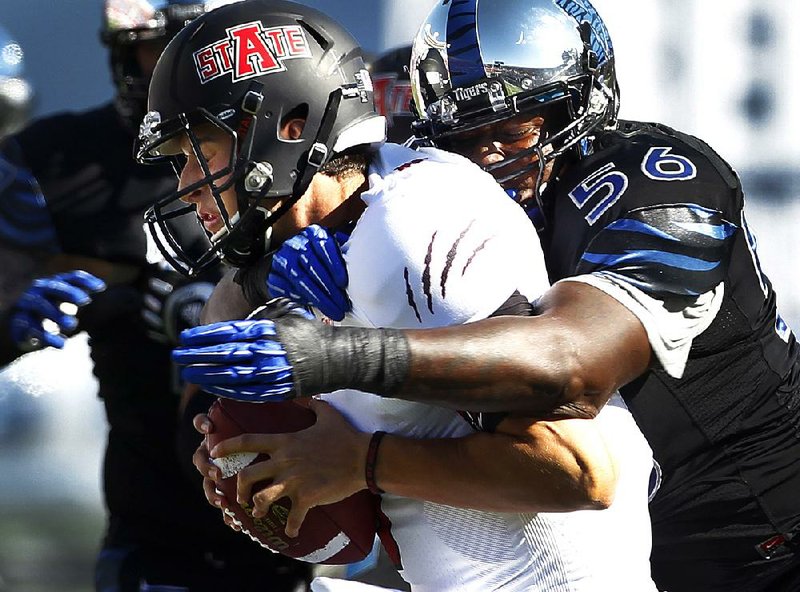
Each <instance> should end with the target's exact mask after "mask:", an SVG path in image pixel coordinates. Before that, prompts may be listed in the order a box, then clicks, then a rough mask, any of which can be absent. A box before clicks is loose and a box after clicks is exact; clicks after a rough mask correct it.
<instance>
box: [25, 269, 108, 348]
mask: <svg viewBox="0 0 800 592" xmlns="http://www.w3.org/2000/svg"><path fill="white" fill-rule="evenodd" d="M105 288H106V284H105V282H104V281H103V280H101V279H100V278H97V277H95V276H93V275H92V274H90V273H88V272H86V271H81V270H76V271H68V272H65V273H58V274H56V275H53V276H50V277H46V278H39V279H36V280H34V281H33V282H32V283H31V285H30V287H29V288H28V289H27V290H25V292H23V293H22V296H20V298H19V300H17V302H16V304H14V306H13V308H12V309H11V314H10V317H9V332H10V335H11V339H12V340H13V341H14V343H16V345H17V347H19V348H21V349H25V350H31V351H32V350H35V349H41V348H43V347H48V346H49V347H57V348H62V347H64V343H66V336H67V335H69V334H70V333H72V332H73V331H75V329H77V327H78V319H77V318H76V317H75V315H74V314H69V313H66V312H64V311H62V310H61V309H60V308H59V307H60V306H61V305H62V304H64V303H69V304H74V305H75V306H85V305H86V304H89V302H91V300H92V296H91V295H92V294H94V293H97V292H102V291H103V290H105ZM45 321H52V322H53V323H55V324H56V325H57V326H58V330H59V333H51V332H49V331H47V330H46V329H45V327H44V324H43V323H44V322H45Z"/></svg>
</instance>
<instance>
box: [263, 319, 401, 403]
mask: <svg viewBox="0 0 800 592" xmlns="http://www.w3.org/2000/svg"><path fill="white" fill-rule="evenodd" d="M275 332H276V333H277V336H278V339H279V340H280V341H281V343H283V345H284V346H285V348H286V357H287V358H288V359H289V362H290V363H291V364H292V368H293V374H294V384H295V391H296V395H297V396H311V395H318V394H320V393H329V392H331V391H335V390H338V389H343V388H352V389H356V390H360V391H365V392H368V393H375V394H377V395H384V396H392V395H394V394H395V393H396V392H398V391H399V389H400V387H401V386H402V385H403V383H404V382H405V380H406V377H407V376H408V369H409V365H410V357H411V354H410V350H409V347H408V341H407V340H406V337H405V335H404V334H403V332H402V331H400V330H397V329H367V328H362V327H333V326H330V325H325V324H322V323H319V322H314V321H309V320H307V319H303V318H301V317H299V316H293V315H287V316H284V317H281V318H279V319H275Z"/></svg>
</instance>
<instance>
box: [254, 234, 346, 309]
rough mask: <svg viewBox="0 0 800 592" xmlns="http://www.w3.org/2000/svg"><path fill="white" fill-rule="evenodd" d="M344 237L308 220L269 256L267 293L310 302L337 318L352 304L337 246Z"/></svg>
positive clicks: (344, 268)
mask: <svg viewBox="0 0 800 592" xmlns="http://www.w3.org/2000/svg"><path fill="white" fill-rule="evenodd" d="M346 240H347V235H344V234H341V233H337V235H336V236H331V235H330V234H329V233H328V231H327V230H325V229H324V228H322V227H321V226H318V225H317V224H312V225H311V226H307V227H306V228H304V229H303V231H302V232H300V234H298V235H296V236H294V237H292V238H290V239H289V240H287V241H285V242H284V243H283V244H282V245H281V247H280V248H279V249H278V250H277V251H276V252H275V255H274V256H273V258H272V266H271V268H270V272H269V277H268V278H267V287H268V288H269V292H270V294H271V295H272V296H273V297H279V296H283V297H285V298H289V299H291V300H294V301H295V302H299V303H301V304H305V305H308V306H314V307H316V308H318V309H319V310H320V311H321V312H322V314H324V315H325V316H326V317H328V318H330V319H333V320H334V321H341V320H342V319H343V318H344V315H345V314H346V313H348V312H349V311H350V310H351V308H352V305H351V303H350V300H349V299H348V297H347V281H348V279H347V269H346V267H345V263H344V259H343V258H342V251H341V249H340V246H339V245H340V243H343V242H344V241H346Z"/></svg>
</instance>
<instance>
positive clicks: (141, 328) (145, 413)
mask: <svg viewBox="0 0 800 592" xmlns="http://www.w3.org/2000/svg"><path fill="white" fill-rule="evenodd" d="M133 140H134V137H133V135H132V133H131V132H129V131H128V129H127V128H126V127H125V126H124V125H123V123H122V120H121V119H120V117H119V116H118V114H117V111H116V109H115V108H114V107H113V105H111V104H109V105H106V106H103V107H101V108H98V109H95V110H91V111H88V112H85V113H80V114H63V115H56V116H53V117H49V118H46V119H43V120H39V121H37V122H35V123H34V124H33V125H31V126H30V127H28V128H27V129H25V130H24V131H23V132H21V133H20V134H18V135H17V136H16V137H15V138H14V144H13V145H14V146H15V147H16V148H15V149H16V150H18V151H19V152H20V153H21V154H17V155H15V157H13V158H8V159H7V160H8V161H9V162H15V163H16V164H17V166H19V167H25V168H27V169H28V170H29V171H30V172H31V173H32V175H33V177H34V178H35V181H38V186H39V188H40V189H41V194H40V197H39V198H35V197H31V196H32V195H33V196H35V195H36V193H37V191H36V184H35V181H34V182H32V183H31V184H27V185H26V179H27V176H26V175H25V174H20V171H19V170H18V172H17V184H16V189H17V190H16V191H15V190H14V189H15V187H14V186H12V185H11V184H10V183H9V184H8V187H7V190H6V191H4V192H3V193H2V194H0V202H3V203H6V204H9V203H12V205H11V206H9V207H8V208H3V207H0V225H2V224H5V225H4V226H0V239H2V242H3V244H5V245H9V244H12V243H14V242H17V240H16V238H15V237H19V238H20V240H22V239H24V238H25V237H28V239H30V238H31V234H30V233H31V230H36V231H37V232H38V234H37V235H36V237H38V238H39V239H40V242H41V244H38V245H35V246H36V247H37V248H47V249H51V250H57V251H58V252H59V253H62V254H66V255H68V256H76V257H79V258H82V257H86V258H90V260H91V261H104V262H108V263H111V264H112V268H116V269H122V270H125V271H124V273H120V274H117V275H118V276H119V277H120V278H122V279H120V280H119V281H114V282H111V283H110V285H109V286H108V288H107V289H106V290H105V291H104V292H102V293H100V294H97V295H96V296H94V297H93V300H92V302H91V303H90V304H89V305H87V306H86V307H84V308H82V309H81V310H80V311H79V320H80V327H81V329H83V330H85V331H86V332H87V333H88V334H89V345H90V349H91V356H92V359H93V361H94V373H95V375H96V376H97V379H98V383H99V393H100V397H101V398H102V399H103V402H104V405H105V408H106V414H107V417H108V422H109V428H110V429H109V436H108V445H107V449H106V456H105V464H104V494H105V501H106V504H107V506H108V510H109V515H110V525H109V529H108V533H107V540H106V546H108V547H117V548H119V547H134V548H136V547H144V548H148V549H152V548H158V549H164V552H163V553H162V555H164V556H165V558H166V557H168V556H169V555H170V554H171V553H173V552H174V551H176V550H178V549H180V550H183V551H185V552H190V549H197V550H198V551H202V552H209V553H211V552H213V553H217V554H222V555H224V556H227V557H231V556H235V557H236V558H237V560H239V561H240V562H241V563H247V561H248V560H249V561H252V562H253V563H258V564H260V565H261V569H264V567H265V566H266V568H267V569H269V566H270V565H273V564H275V562H276V561H277V562H279V563H281V562H282V563H284V564H286V565H287V566H288V564H289V560H288V559H285V560H284V559H283V558H280V557H279V556H273V555H271V554H267V553H264V551H263V550H262V549H261V548H260V547H258V546H257V545H255V544H253V543H252V542H251V541H249V540H247V539H246V537H243V536H241V535H238V534H236V533H234V532H233V531H232V530H230V529H229V528H228V527H227V526H226V525H225V524H224V523H223V521H222V519H221V516H220V513H219V511H218V510H215V509H214V508H212V507H211V506H210V505H208V503H207V502H206V500H205V497H204V495H203V492H202V488H201V487H200V484H199V480H200V476H199V474H195V472H194V471H192V474H191V476H192V477H195V478H196V482H194V481H190V477H189V475H187V473H186V471H185V468H184V467H183V466H181V463H180V462H179V458H178V454H177V444H178V443H177V432H178V429H179V422H178V416H179V414H178V404H179V396H178V395H179V393H177V392H176V390H175V380H174V379H175V376H174V370H173V365H172V362H171V358H170V355H171V351H170V346H169V345H167V344H164V343H161V342H159V341H156V340H154V339H153V337H152V336H151V335H150V334H149V333H148V330H147V329H148V327H147V326H146V325H145V323H144V321H143V319H142V308H143V298H144V294H145V288H144V286H145V282H146V279H147V273H148V271H147V270H148V269H151V268H152V266H151V265H149V264H148V263H147V258H146V255H147V249H148V241H147V238H146V234H145V232H144V230H143V213H144V211H145V209H146V208H147V207H149V206H150V205H152V203H153V202H154V201H155V199H156V198H158V197H161V196H162V195H163V194H165V193H166V192H168V191H173V190H174V188H175V185H176V178H175V174H174V172H173V171H172V170H171V169H170V168H169V167H166V168H159V167H150V166H142V165H139V164H137V163H136V162H135V161H134V159H133V156H132V146H133ZM20 170H22V172H23V173H24V168H22V169H20ZM41 196H43V198H41ZM35 199H43V200H44V202H45V203H46V213H42V211H41V208H39V209H38V210H37V209H36V208H33V212H34V213H32V214H30V215H27V216H22V215H21V214H20V212H19V208H18V207H17V206H16V205H14V204H19V203H24V202H28V201H31V200H35ZM4 212H5V213H4ZM14 212H16V216H15V215H14ZM15 226H16V227H17V230H18V232H16V233H15V232H14V227H15ZM185 232H188V233H193V234H192V236H191V237H188V241H189V242H190V243H191V240H192V239H195V240H196V241H197V242H198V244H199V243H200V242H201V241H204V240H205V239H204V238H203V237H202V230H201V229H200V227H199V225H197V224H191V225H190V226H189V227H187V228H186V229H185ZM51 240H52V241H55V246H53V245H52V244H50V243H48V242H47V241H51ZM21 246H26V245H21ZM80 262H81V259H77V260H76V264H77V265H76V266H80ZM208 404H209V402H208V401H206V408H207V405H208ZM201 408H202V407H198V411H199V410H200V409H201ZM194 436H195V437H196V440H197V441H196V443H195V446H196V445H197V444H199V440H200V436H199V434H196V433H195V434H194ZM303 577H304V576H303Z"/></svg>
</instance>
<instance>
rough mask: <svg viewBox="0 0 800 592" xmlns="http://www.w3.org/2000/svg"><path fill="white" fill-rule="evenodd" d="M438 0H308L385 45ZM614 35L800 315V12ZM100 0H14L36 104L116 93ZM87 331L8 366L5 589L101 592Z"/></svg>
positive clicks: (728, 2) (727, 4)
mask: <svg viewBox="0 0 800 592" xmlns="http://www.w3.org/2000/svg"><path fill="white" fill-rule="evenodd" d="M432 2H433V0H305V1H304V3H306V4H308V5H311V6H315V7H317V8H321V9H323V10H325V11H327V12H328V13H330V14H331V15H333V16H334V17H336V18H338V19H339V20H340V21H342V22H343V23H345V24H346V25H347V26H348V28H349V29H350V30H351V32H352V33H353V34H354V35H355V36H356V37H357V38H359V39H360V40H361V42H362V44H363V45H364V47H365V48H366V49H367V50H368V51H369V52H371V53H372V54H378V53H380V52H382V51H384V50H386V49H389V48H392V47H395V46H397V45H400V44H402V43H405V42H407V41H409V40H410V39H411V37H412V35H413V33H414V31H415V30H416V27H417V25H418V23H419V22H420V21H421V20H422V18H423V17H424V15H425V13H426V11H427V9H428V8H429V7H430V6H431V5H432ZM594 3H595V5H596V7H597V8H598V10H599V12H600V13H601V15H602V16H603V17H604V19H605V20H606V23H607V25H608V27H609V29H610V31H611V35H612V39H613V41H614V44H615V48H616V54H617V63H618V71H619V77H620V84H621V88H622V112H621V115H622V116H623V117H625V118H629V119H642V120H647V121H660V122H662V123H666V124H668V125H672V126H674V127H677V128H679V129H682V130H683V131H687V132H690V133H693V134H695V135H698V136H700V137H701V138H703V139H705V140H706V141H708V142H709V143H710V144H711V145H712V146H714V147H715V149H716V150H717V151H718V152H719V153H720V154H721V155H722V156H723V157H725V158H726V159H728V160H729V161H730V162H731V163H732V164H733V165H734V166H735V167H736V169H737V170H738V171H739V173H740V175H741V176H742V179H743V182H744V185H745V188H746V190H747V195H748V209H749V219H750V223H751V226H752V228H753V229H754V230H755V232H756V234H757V235H758V238H759V254H760V257H761V260H762V264H763V267H764V269H765V270H766V271H767V274H768V275H769V277H770V279H771V280H772V282H773V284H774V285H775V286H776V288H777V291H778V295H779V306H780V308H781V310H782V313H783V315H784V318H785V319H786V321H787V322H788V323H789V325H790V326H793V327H800V285H799V284H800V279H798V275H797V274H795V273H794V271H795V267H794V263H793V262H796V261H798V259H800V238H798V235H800V222H799V221H798V220H799V219H800V201H799V200H798V199H797V196H798V194H800V142H798V138H800V109H798V108H797V100H796V97H797V96H798V91H800V82H798V81H799V80H800V79H799V78H798V77H797V76H793V75H791V73H792V72H796V71H797V70H798V69H800V68H798V66H800V47H799V46H800V37H798V36H797V35H793V34H792V33H793V32H794V31H796V30H797V28H798V25H800V13H798V12H797V11H796V10H794V9H793V4H792V3H787V2H783V1H782V0H638V2H636V3H631V2H630V1H629V0H594ZM101 4H102V3H101V0H2V2H0V23H2V25H4V26H5V27H6V28H7V29H8V30H9V31H10V33H11V34H12V36H13V37H14V38H15V39H16V40H17V41H18V42H19V43H20V45H21V46H22V48H23V50H24V52H25V66H26V72H27V76H28V78H29V80H30V81H31V83H32V85H33V87H34V89H35V92H36V103H35V110H34V115H35V116H39V115H45V114H48V113H53V112H57V111H61V110H67V109H84V108H88V107H90V106H92V105H96V104H98V103H101V102H103V101H105V100H106V99H107V98H109V97H110V96H111V94H112V87H111V83H110V76H109V72H108V67H107V54H106V51H105V48H103V47H102V46H101V45H100V42H99V39H98V29H99V24H100V7H101ZM86 351H87V350H86V341H85V339H84V337H83V336H77V337H76V338H74V339H72V340H71V341H70V343H69V344H68V347H67V349H66V350H65V351H62V352H59V351H44V352H39V353H36V354H32V355H30V356H28V357H27V358H25V359H23V360H21V361H19V362H17V363H15V364H13V365H12V366H11V367H9V368H8V369H6V370H5V371H4V372H2V373H0V475H2V477H0V592H6V591H12V590H13V591H14V592H44V591H47V592H55V591H57V592H88V591H89V590H91V588H92V585H91V569H92V567H91V566H92V562H93V557H94V553H95V550H96V548H97V546H98V544H99V537H100V533H101V530H102V521H103V508H102V501H101V497H100V485H99V471H100V465H101V457H102V448H103V442H104V440H105V424H104V418H103V411H102V407H101V404H100V403H99V401H97V399H96V398H95V384H94V381H93V379H92V378H91V362H90V361H89V360H88V357H87V353H86Z"/></svg>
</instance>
